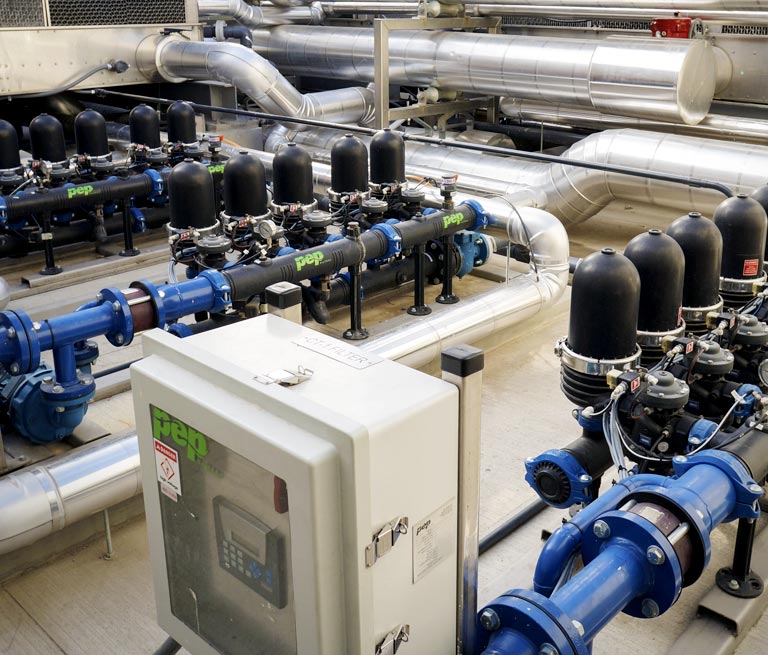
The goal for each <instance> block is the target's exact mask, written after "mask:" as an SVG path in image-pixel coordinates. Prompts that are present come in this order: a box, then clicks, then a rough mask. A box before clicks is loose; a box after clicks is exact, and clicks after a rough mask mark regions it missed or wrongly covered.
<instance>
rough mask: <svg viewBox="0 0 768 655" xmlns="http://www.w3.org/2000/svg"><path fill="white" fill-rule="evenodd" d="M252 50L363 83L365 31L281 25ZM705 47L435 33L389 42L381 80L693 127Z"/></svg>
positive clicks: (369, 70)
mask: <svg viewBox="0 0 768 655" xmlns="http://www.w3.org/2000/svg"><path fill="white" fill-rule="evenodd" d="M253 36H254V49H255V50H256V51H257V52H259V53H260V54H262V55H264V56H265V57H267V58H268V59H269V60H270V61H272V62H273V63H274V64H275V65H276V66H278V67H279V68H280V70H282V71H283V72H285V73H287V74H301V75H314V76H317V77H325V76H326V75H327V74H328V71H333V72H334V75H335V76H336V77H338V78H342V79H347V80H359V81H368V82H371V81H373V79H374V68H375V61H374V37H373V30H371V29H369V28H351V27H322V28H314V27H307V26H300V25H290V26H288V25H285V26H281V27H276V28H273V29H271V30H268V31H267V30H255V31H254V35H253ZM716 78H717V74H716V62H715V54H714V48H713V46H712V45H711V44H710V43H709V42H707V41H704V40H702V39H693V40H690V39H638V38H633V39H626V38H624V39H618V38H617V39H605V40H577V39H563V38H545V37H531V36H512V35H495V34H476V33H468V32H442V31H402V32H401V31H397V32H392V33H391V34H390V36H389V79H390V81H391V82H393V83H398V84H411V85H415V86H429V85H435V86H439V87H442V88H449V89H454V90H457V91H463V92H467V93H484V94H490V95H511V96H515V97H518V98H526V99H530V100H540V101H545V102H556V103H564V104H570V105H578V106H586V107H591V108H593V109H596V110H598V111H603V112H606V113H612V114H619V115H626V116H635V117H638V118H653V119H655V120H659V119H661V120H668V121H671V122H677V123H681V122H682V123H687V124H691V125H695V124H696V123H698V122H700V121H701V120H702V119H703V118H704V117H705V116H706V115H707V112H708V111H709V108H710V105H711V103H712V99H713V96H714V93H715V84H716Z"/></svg>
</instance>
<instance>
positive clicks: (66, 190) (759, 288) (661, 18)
mask: <svg viewBox="0 0 768 655" xmlns="http://www.w3.org/2000/svg"><path fill="white" fill-rule="evenodd" d="M5 4H6V5H7V6H3V7H0V47H2V49H3V53H4V60H5V62H6V63H7V66H8V67H9V69H10V71H11V72H10V73H9V74H8V75H0V95H2V96H3V98H4V99H5V98H7V99H8V102H4V103H2V105H1V106H0V275H1V276H5V277H9V278H10V274H9V273H6V272H5V271H6V270H8V271H11V268H12V267H11V264H12V261H11V260H12V259H16V260H20V259H21V258H22V257H24V256H27V255H30V254H31V255H32V256H34V257H39V255H37V254H36V251H42V253H43V257H44V265H43V267H42V270H40V274H41V275H43V276H44V279H45V282H47V283H48V284H49V285H57V284H58V282H57V280H59V281H62V282H61V284H66V282H65V280H67V279H68V278H67V276H68V275H70V274H73V275H79V274H80V272H81V271H80V268H79V267H80V265H79V264H78V265H75V266H70V265H69V264H68V263H67V264H65V265H62V263H63V258H64V257H66V256H68V254H69V252H70V251H69V250H68V249H67V248H70V247H73V248H75V249H77V247H78V246H77V244H80V243H82V242H86V243H87V242H95V244H96V253H95V256H94V257H93V259H96V257H98V258H102V257H106V258H107V260H106V261H107V262H122V264H120V266H121V267H122V269H121V270H124V268H125V266H126V264H125V262H130V261H134V262H137V268H138V262H139V260H141V259H142V258H140V257H136V256H137V255H139V252H140V251H139V248H137V245H140V246H141V248H142V249H145V246H144V245H143V243H145V242H146V243H147V244H150V245H149V246H148V250H149V253H150V254H151V256H153V257H155V259H153V262H154V263H156V264H159V265H160V266H161V268H162V273H161V274H160V276H157V275H155V274H154V273H153V274H152V275H154V277H152V275H147V276H144V274H143V273H141V274H139V273H137V275H136V276H135V278H134V279H135V281H134V282H133V283H131V284H130V285H129V286H128V287H127V288H118V286H122V285H118V286H115V285H114V284H113V285H111V286H110V283H109V282H106V283H105V287H104V288H103V289H102V290H101V291H100V292H99V293H98V294H97V296H96V297H95V298H93V297H92V296H91V299H89V301H88V302H86V303H85V304H82V305H81V306H79V307H77V309H75V310H74V311H66V310H64V311H51V312H50V313H46V312H43V313H45V315H46V317H42V316H41V313H40V310H39V309H36V310H35V311H25V310H24V309H22V307H21V303H20V302H19V301H20V300H23V296H24V295H25V294H26V293H27V291H28V290H27V289H25V288H22V289H21V291H20V290H19V287H18V286H13V287H12V288H11V287H9V286H8V285H6V283H5V282H4V281H3V279H2V277H0V310H5V311H0V428H1V429H2V432H0V474H3V473H7V475H5V476H4V477H0V515H2V516H3V519H2V521H0V552H1V553H6V552H10V551H12V550H19V549H22V548H24V547H26V546H28V545H30V544H32V543H34V542H35V541H37V540H39V539H41V538H43V537H45V536H47V535H49V534H51V533H52V532H54V531H56V530H59V529H61V528H64V527H65V526H67V525H70V524H72V523H74V522H76V521H78V520H80V519H82V518H84V517H86V516H89V515H91V514H92V513H94V512H97V511H101V510H104V509H106V508H107V507H110V506H111V505H114V504H117V503H119V502H121V501H123V500H126V499H128V498H131V497H133V496H135V495H137V494H139V493H141V492H142V490H143V493H144V501H145V508H146V517H147V525H148V528H149V537H150V552H151V567H152V574H153V579H154V587H155V595H156V601H157V602H156V604H157V614H158V621H159V624H160V626H161V627H162V628H163V629H164V630H165V631H166V632H167V633H168V635H170V638H169V642H168V643H167V644H166V646H167V649H166V650H165V651H163V650H162V649H161V651H158V652H176V651H175V650H173V649H178V648H179V647H180V646H183V647H184V648H186V649H187V650H188V651H189V652H190V653H194V654H195V655H215V654H216V653H223V654H228V655H239V654H242V655H246V654H248V655H251V654H263V655H339V654H341V653H344V654H349V655H366V654H375V655H390V654H392V655H394V654H395V653H402V654H403V655H407V654H409V653H413V654H414V655H454V654H457V653H463V654H464V655H589V654H591V653H592V652H593V647H594V645H595V644H600V642H601V636H600V633H601V631H602V630H603V629H604V628H605V627H606V625H608V624H609V623H610V622H611V621H612V619H613V618H614V617H615V616H616V615H617V614H619V613H622V612H623V613H625V614H627V615H629V616H631V617H635V618H637V619H640V620H642V619H653V618H655V617H658V616H660V615H662V614H664V613H665V612H667V611H668V610H669V609H670V608H671V607H672V606H673V605H674V604H675V603H676V602H677V600H678V599H679V598H680V596H681V594H682V593H683V590H684V589H685V588H686V587H689V586H690V585H692V584H693V583H695V582H696V581H697V580H699V579H701V578H702V577H703V576H704V575H709V574H710V572H709V571H708V565H709V563H710V558H711V554H712V536H711V535H712V532H713V531H714V530H715V529H716V528H717V527H718V526H719V525H721V524H723V523H729V522H736V523H737V529H736V538H735V540H734V541H733V543H732V544H731V547H732V550H733V559H732V562H731V565H730V566H728V567H724V568H720V569H719V570H718V571H716V572H714V571H713V572H711V575H712V576H713V577H714V578H715V580H716V584H717V586H718V587H719V588H720V589H722V590H723V591H724V592H725V593H726V594H729V595H730V596H732V597H734V598H739V599H750V598H757V597H759V596H761V595H762V593H763V580H762V579H761V577H760V575H758V573H756V572H755V571H754V570H753V567H752V550H753V544H754V541H755V538H756V533H757V525H758V518H759V516H760V505H759V501H760V499H761V498H762V497H763V494H764V484H765V481H766V477H767V476H768V435H766V434H765V432H766V430H768V428H767V427H766V426H768V396H767V395H764V394H767V393H768V278H767V277H766V272H765V260H766V257H767V248H768V246H767V245H766V232H767V231H768V216H767V215H766V210H767V209H768V185H767V183H768V147H766V146H767V145H768V139H767V137H768V129H766V125H768V122H766V121H765V120H764V118H763V117H762V115H761V111H762V108H763V106H764V105H765V104H768V94H766V89H765V85H764V84H763V83H762V80H764V79H765V76H766V74H768V71H766V70H765V64H764V63H763V62H764V61H768V56H766V55H768V52H766V48H768V45H766V44H768V41H767V40H766V38H765V37H766V26H767V25H768V20H766V18H765V16H763V15H762V14H764V12H763V11H753V10H754V9H759V10H762V7H761V6H760V3H759V2H748V1H745V2H741V3H733V2H725V1H724V2H720V3H712V2H697V1H696V0H691V2H688V3H669V2H661V1H659V2H658V3H652V2H651V3H645V4H643V7H639V6H638V3H636V2H630V1H628V0H625V1H622V0H617V1H616V2H612V3H608V4H610V5H611V6H610V7H602V6H600V7H598V6H596V5H595V4H594V3H589V2H587V0H574V2H573V3H570V4H569V5H566V4H564V3H559V4H558V3H553V2H543V3H539V4H537V3H535V2H533V1H531V2H522V3H518V4H514V5H513V4H512V3H511V2H510V3H506V2H501V1H499V2H490V3H483V4H480V3H457V2H453V1H451V2H386V3H370V2H359V1H354V2H313V3H309V2H303V1H302V0H279V1H278V0H274V1H273V2H271V3H264V4H262V3H258V5H255V4H251V3H249V2H245V1H244V0H156V1H155V2H153V3H147V2H141V1H133V0H131V1H126V2H123V3H118V4H121V7H120V8H119V9H118V8H116V6H115V5H111V4H110V3H103V2H100V1H97V0H28V1H27V2H23V3H21V2H16V1H15V0H14V1H12V2H10V3H5ZM403 17H405V18H406V19H407V20H401V18H403ZM41 34H42V35H44V37H45V44H46V47H45V48H30V46H29V44H30V43H32V42H34V40H35V39H38V40H39V39H40V35H41ZM78 35H79V36H80V37H81V38H83V39H84V42H87V47H73V42H72V41H73V37H74V38H78ZM607 37H610V38H607ZM41 71H46V75H47V79H46V75H42V74H41ZM288 76H290V77H288ZM117 86H124V87H126V88H124V89H122V90H117V89H115V87H117ZM614 201H619V203H623V206H624V207H625V208H631V207H633V206H635V205H638V206H642V207H643V208H644V209H642V208H641V209H640V210H639V213H641V214H642V212H643V211H645V212H646V213H652V212H655V211H660V212H661V211H669V210H672V211H674V212H675V213H676V214H677V215H679V214H683V216H681V217H680V218H677V219H676V220H674V221H672V222H671V223H670V224H669V225H667V226H662V227H661V228H653V229H649V230H644V231H643V232H642V233H641V234H638V235H637V236H635V237H634V238H632V239H631V240H630V241H629V242H628V243H627V244H626V246H625V247H624V248H623V251H622V252H619V250H618V249H616V248H603V249H601V250H597V251H596V252H593V253H592V254H588V255H586V256H585V257H583V258H582V259H580V260H578V261H571V262H570V265H571V268H572V270H571V272H572V273H573V277H572V281H571V287H572V288H571V292H570V318H569V326H568V333H567V335H566V336H564V337H562V338H561V339H560V340H558V341H557V343H556V344H555V352H556V356H557V358H558V359H559V363H560V387H561V390H562V392H563V394H564V395H565V397H566V398H567V400H568V401H569V402H570V403H571V404H572V405H573V407H574V409H573V417H574V419H575V421H576V423H577V425H578V427H577V432H576V433H575V434H574V435H573V436H574V438H573V439H572V440H571V442H570V443H569V444H568V445H566V446H564V447H562V448H559V449H550V450H546V451H545V452H542V453H540V454H539V453H537V449H536V447H535V445H533V443H531V444H529V446H530V447H529V448H528V450H527V451H526V453H525V456H527V459H525V462H524V466H522V465H521V466H519V467H517V468H515V467H514V466H512V464H511V463H510V472H511V473H512V474H513V475H520V476H523V475H524V476H525V479H526V481H527V482H528V484H529V485H530V486H531V488H532V489H533V490H534V491H535V492H536V494H537V495H538V496H539V498H540V499H541V502H540V503H539V505H540V506H541V507H545V506H547V505H549V506H552V507H555V508H558V509H564V510H568V511H569V518H568V520H566V521H564V522H563V524H562V526H561V527H559V528H558V529H557V530H556V531H554V532H553V533H552V534H551V535H550V536H549V537H548V539H547V540H546V542H545V544H544V546H543V549H542V551H541V553H540V555H539V558H538V563H537V565H536V569H535V573H534V575H533V580H532V588H525V589H511V590H509V591H507V592H506V593H504V594H502V595H500V596H498V597H497V598H495V599H494V600H492V601H490V602H484V603H480V602H479V601H478V558H479V551H480V550H481V547H480V545H479V539H478V537H479V535H478V527H479V496H480V494H479V480H480V461H479V453H480V425H479V420H480V416H479V415H480V409H479V408H480V404H481V388H482V371H483V366H484V356H483V353H482V351H480V350H478V349H477V348H475V347H473V346H472V345H468V344H477V343H479V342H480V341H482V340H484V339H487V341H488V342H493V340H494V339H496V340H498V339H499V338H500V335H502V334H504V333H505V332H507V331H509V329H510V328H513V327H516V326H521V325H524V324H526V323H528V324H529V325H534V326H535V321H536V320H537V316H538V314H539V312H540V311H541V310H543V309H545V308H547V307H549V306H551V305H552V304H554V303H555V302H557V301H558V300H559V299H560V298H562V297H563V295H564V293H565V291H566V288H567V286H568V283H569V248H568V234H567V233H566V231H565V228H566V227H571V226H574V225H577V224H579V223H580V222H582V221H585V220H586V219H589V218H591V217H592V216H594V215H596V214H599V213H600V212H602V211H603V210H604V209H606V208H608V207H609V205H610V204H611V203H613V202H614ZM613 209H614V210H615V207H614V208H613ZM642 215H644V214H642ZM709 217H711V219H710V218H709ZM660 222H663V221H656V222H655V224H659V223H660ZM664 225H666V223H664ZM638 231H640V230H638ZM143 232H147V234H145V235H144V236H142V237H141V241H137V242H136V243H134V238H135V236H136V235H137V234H140V233H143ZM112 236H115V237H116V238H117V239H119V240H120V241H121V244H120V246H119V248H117V249H114V250H113V249H112V247H111V246H110V243H111V237H112ZM152 238H155V239H156V243H155V244H151V239H152ZM158 244H159V245H158ZM88 249H89V250H90V247H89V248H88ZM76 251H77V252H81V253H82V248H81V249H80V250H79V251H78V250H76ZM89 254H92V253H89ZM498 254H503V255H504V257H505V259H504V260H502V259H500V258H499V257H497V256H496V255H498ZM495 256H496V259H495V261H496V263H497V264H498V263H501V262H503V264H504V266H505V268H506V275H505V283H504V284H501V285H494V286H493V287H492V288H491V289H490V290H489V291H485V292H482V293H480V294H477V295H475V296H471V297H465V293H464V291H462V290H461V287H460V286H459V285H458V283H456V280H457V279H461V278H464V276H466V275H469V274H470V273H483V272H484V271H483V270H482V269H483V268H485V275H492V273H488V272H487V271H488V269H489V268H491V266H489V264H491V265H492V264H493V259H494V257H495ZM131 258H133V260H131ZM22 261H23V260H22ZM17 264H18V262H16V263H14V266H17ZM5 266H7V267H8V268H7V269H5V268H4V267H5ZM38 266H39V264H35V265H34V267H35V268H38ZM166 266H167V268H166ZM512 269H514V271H515V272H512V273H510V271H511V270H512ZM519 270H522V271H523V272H516V271H519ZM88 276H89V273H88V265H87V264H86V265H85V274H84V277H85V278H86V279H90V278H89V277H88ZM150 277H151V279H149V278H150ZM136 278H140V279H136ZM13 284H14V285H15V281H14V283H13ZM36 284H43V282H39V281H38V282H36ZM405 285H408V287H407V288H408V290H409V292H410V293H412V296H411V299H410V300H409V302H408V303H407V307H403V310H404V311H403V312H402V313H403V316H401V317H398V318H396V319H394V320H393V321H392V322H385V323H384V324H381V325H377V326H374V325H372V324H371V323H370V314H368V315H366V312H365V311H364V310H366V309H367V308H370V307H371V304H372V303H373V302H375V299H376V297H377V296H378V295H379V294H380V293H383V292H390V291H393V290H397V289H401V290H402V288H404V287H405ZM32 288H34V286H32ZM96 288H98V287H96ZM11 291H13V293H14V294H15V295H14V296H13V300H12V301H11V304H10V306H8V308H7V309H6V304H7V303H8V298H9V296H10V294H11ZM91 293H92V292H91ZM74 306H76V305H75V303H73V304H72V305H70V307H74ZM340 308H344V310H343V311H344V312H346V318H345V320H344V325H343V327H342V328H341V329H340V330H338V331H337V332H338V337H339V338H332V337H330V336H328V334H327V333H326V332H327V328H326V327H325V326H329V325H331V324H332V323H334V321H335V322H336V324H338V321H337V318H338V316H339V314H340V312H338V311H337V310H339V309H340ZM308 321H314V324H315V327H316V328H317V329H310V328H309V327H305V326H303V325H302V323H303V322H308ZM138 335H143V337H142V339H143V341H142V344H143V348H144V352H143V357H142V358H141V359H140V360H137V361H136V362H132V366H131V385H132V389H133V402H134V411H135V419H136V429H135V432H132V433H131V434H128V435H126V436H111V437H106V438H104V439H100V440H97V441H96V442H94V443H92V444H90V445H88V446H86V447H82V448H77V449H75V450H74V451H73V452H72V453H65V454H63V455H61V456H59V457H55V458H53V459H52V460H50V462H46V461H42V462H40V463H38V464H36V465H35V466H30V467H25V466H24V465H23V462H21V460H20V459H18V458H17V459H15V460H13V463H12V464H9V463H8V461H6V456H5V451H4V447H3V439H4V438H6V437H8V436H12V437H13V438H14V439H19V440H21V441H22V442H24V443H25V444H33V445H34V446H33V447H35V448H39V449H44V448H48V447H51V448H54V449H56V448H66V446H65V444H66V443H68V442H70V441H72V439H73V435H76V433H77V431H78V429H79V428H80V427H81V426H82V424H83V422H84V418H85V415H86V412H87V410H88V407H89V404H90V403H92V402H93V401H94V398H95V397H96V391H97V384H99V378H100V377H102V375H103V373H102V372H99V371H98V369H97V367H96V364H97V362H98V359H99V356H100V349H103V342H104V341H106V342H107V343H108V344H110V346H111V348H110V350H112V349H115V350H117V351H118V352H121V351H120V349H121V348H122V347H125V346H128V345H129V344H131V343H134V342H135V340H136V337H137V336H138ZM122 352H124V351H122ZM437 358H440V362H441V369H442V376H441V379H439V378H437V377H434V376H430V375H427V374H426V373H425V372H422V371H420V370H418V369H421V368H425V367H426V366H427V365H428V364H430V363H433V362H434V361H435V360H436V359H437ZM127 367H128V364H127V363H126V364H125V365H119V366H118V367H117V368H127ZM542 386H543V385H542ZM542 393H549V390H548V389H544V390H543V391H542ZM517 411H522V408H520V407H519V406H517V405H515V403H514V402H510V417H511V418H513V417H514V413H515V412H517ZM12 469H18V470H13V471H12ZM11 471H12V472H11ZM6 517H7V518H6ZM745 602H746V600H745Z"/></svg>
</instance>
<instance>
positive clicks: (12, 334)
mask: <svg viewBox="0 0 768 655" xmlns="http://www.w3.org/2000/svg"><path fill="white" fill-rule="evenodd" d="M6 334H7V335H8V338H9V339H15V338H16V330H15V329H14V328H12V327H9V328H8V330H7V331H6Z"/></svg>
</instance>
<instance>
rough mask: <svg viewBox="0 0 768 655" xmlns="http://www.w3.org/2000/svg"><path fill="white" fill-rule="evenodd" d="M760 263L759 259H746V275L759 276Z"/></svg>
mask: <svg viewBox="0 0 768 655" xmlns="http://www.w3.org/2000/svg"><path fill="white" fill-rule="evenodd" d="M759 261H760V260H758V259H745V260H744V275H757V271H758V263H759Z"/></svg>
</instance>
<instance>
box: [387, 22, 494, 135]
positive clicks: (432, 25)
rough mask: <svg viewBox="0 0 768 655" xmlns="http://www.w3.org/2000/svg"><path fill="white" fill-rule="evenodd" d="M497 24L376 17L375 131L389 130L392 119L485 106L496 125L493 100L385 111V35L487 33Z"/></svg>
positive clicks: (452, 112) (489, 117) (460, 101)
mask: <svg viewBox="0 0 768 655" xmlns="http://www.w3.org/2000/svg"><path fill="white" fill-rule="evenodd" d="M500 25H501V19H500V18H499V17H482V18H473V17H458V18H376V19H374V21H373V52H374V62H375V67H374V83H375V90H374V107H375V109H376V116H375V119H374V125H375V127H376V129H382V128H385V127H389V125H390V123H391V122H392V121H393V120H396V119H402V120H404V119H407V118H412V117H417V116H435V115H444V114H449V115H451V114H456V113H461V112H463V111H467V110H470V109H474V108H476V107H478V106H486V107H488V120H489V121H491V122H494V123H495V122H497V120H498V115H499V99H498V98H495V97H484V98H472V99H459V100H454V101H452V102H439V103H435V104H432V105H423V104H417V105H413V106H409V107H403V108H398V109H392V110H390V108H389V33H390V32H392V31H396V30H453V29H476V28H478V27H485V28H488V32H489V33H490V34H493V33H496V32H498V30H499V27H500Z"/></svg>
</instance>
